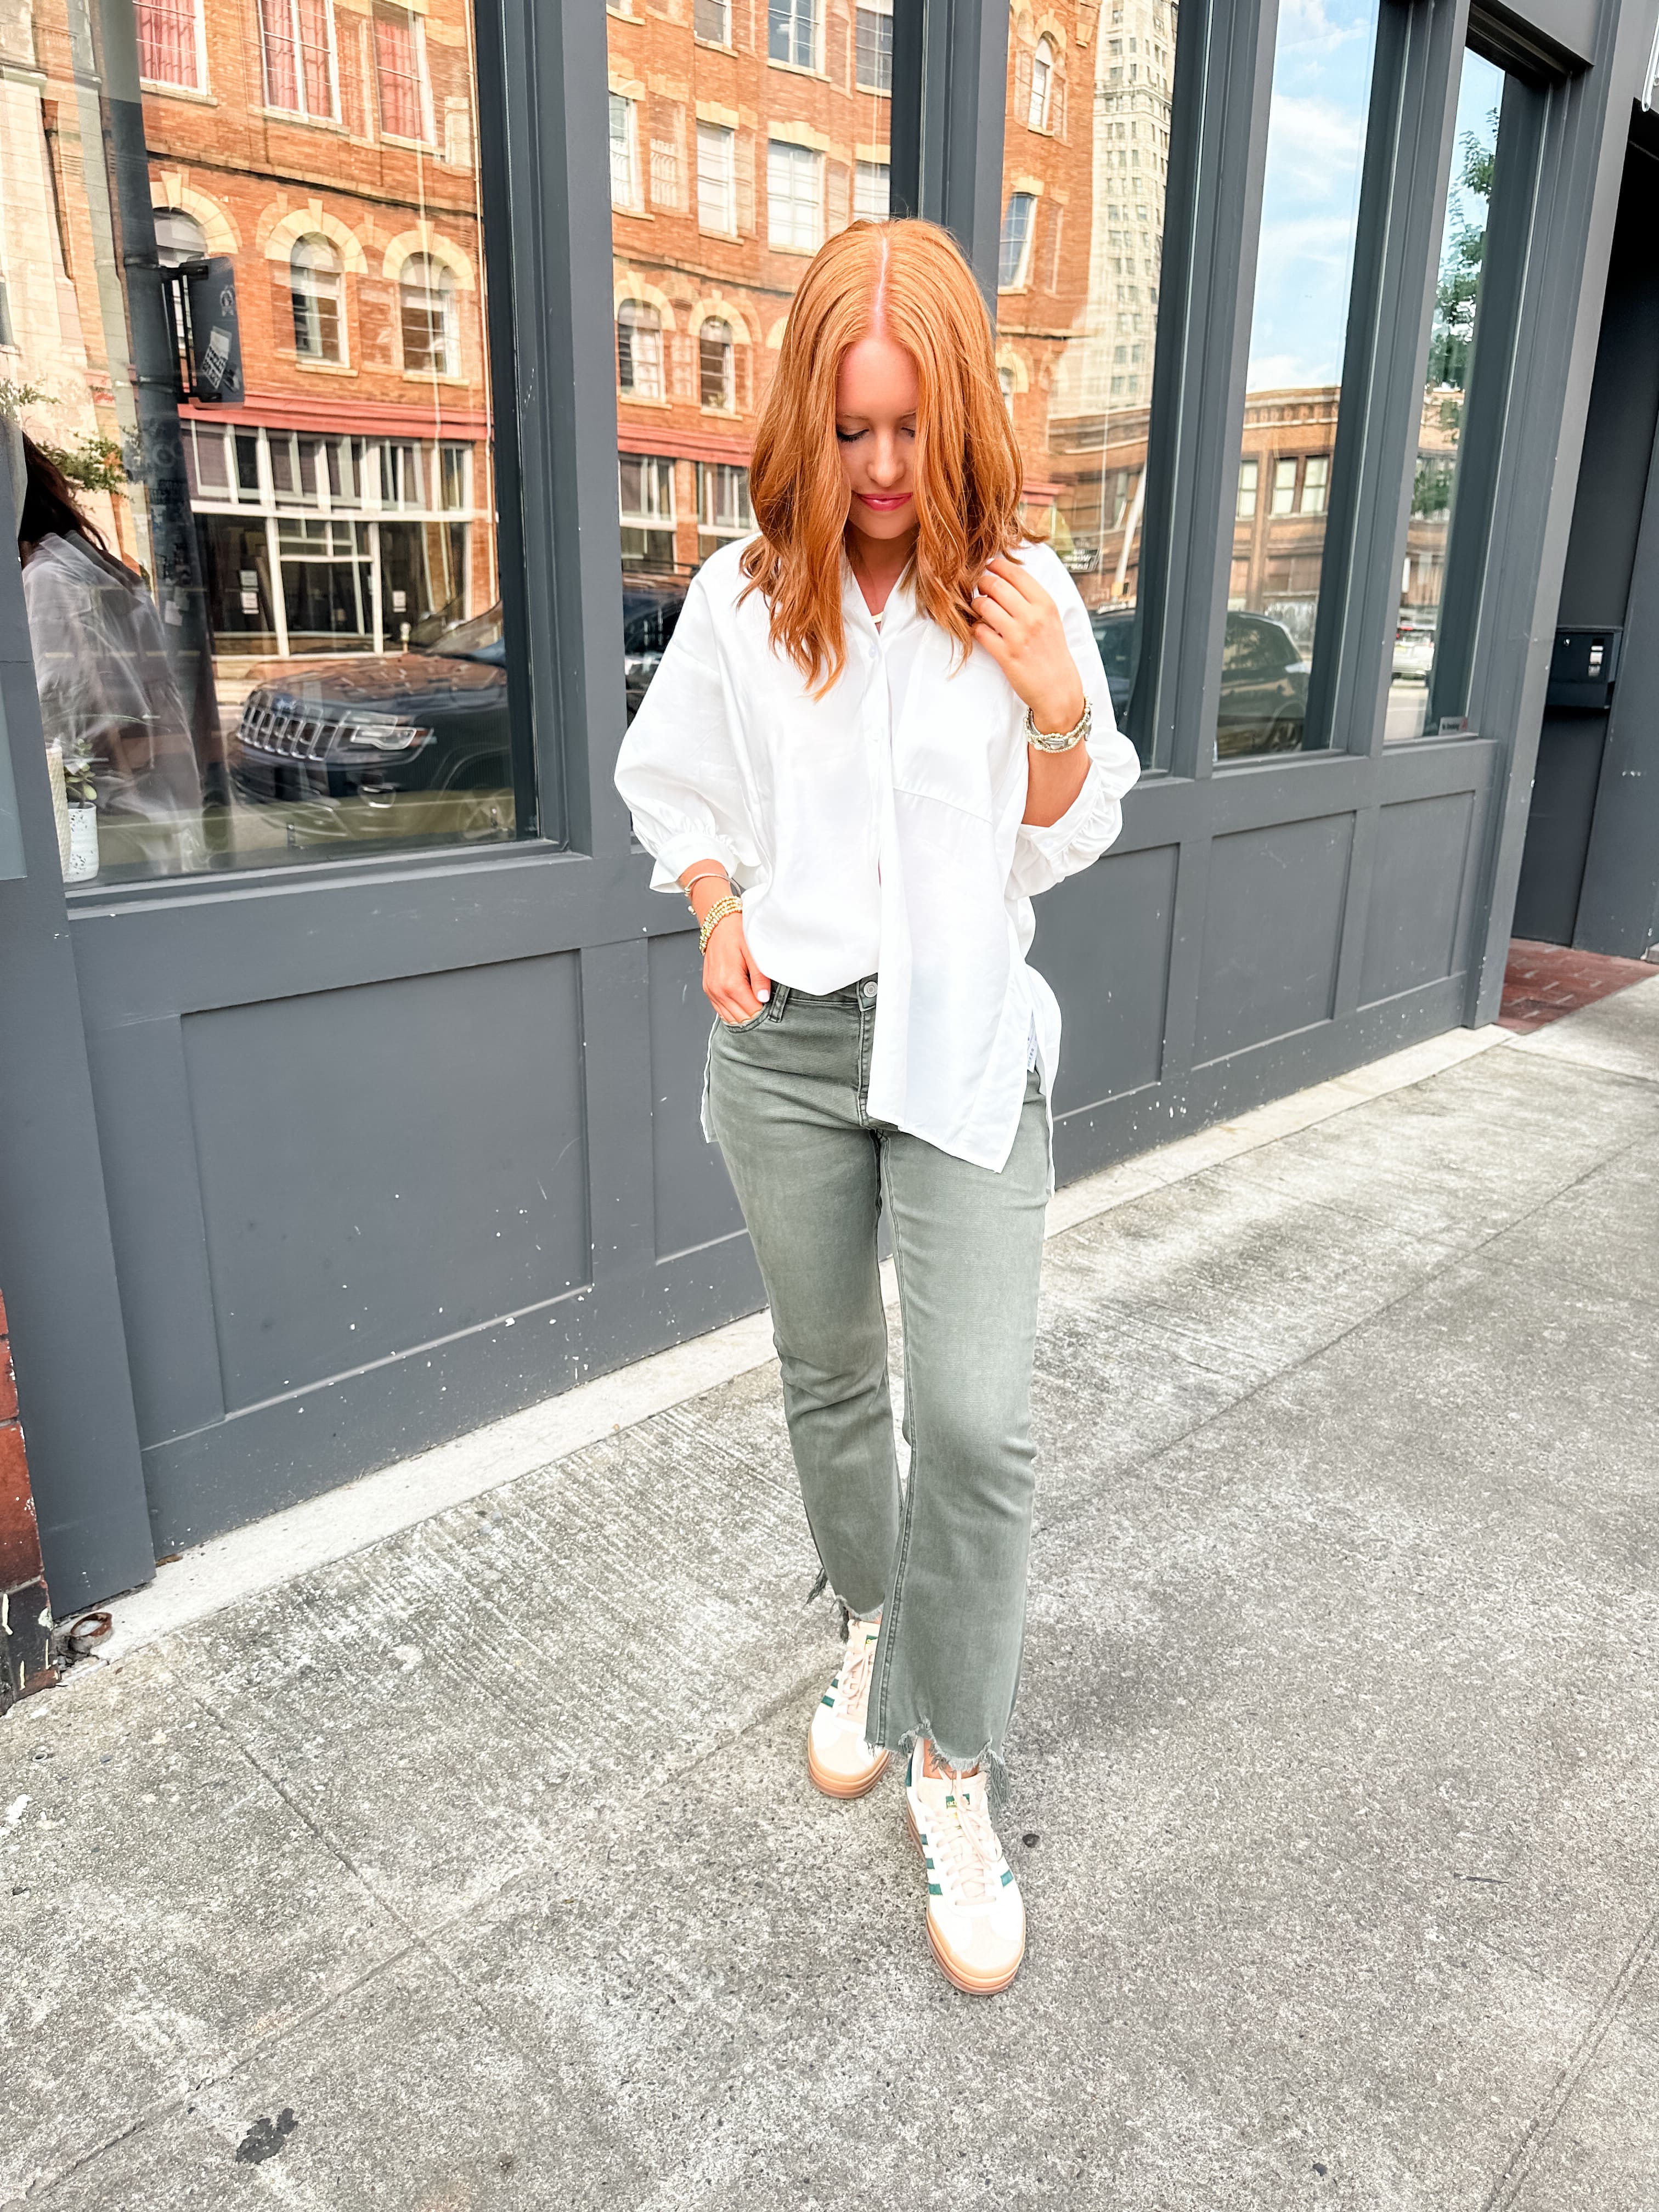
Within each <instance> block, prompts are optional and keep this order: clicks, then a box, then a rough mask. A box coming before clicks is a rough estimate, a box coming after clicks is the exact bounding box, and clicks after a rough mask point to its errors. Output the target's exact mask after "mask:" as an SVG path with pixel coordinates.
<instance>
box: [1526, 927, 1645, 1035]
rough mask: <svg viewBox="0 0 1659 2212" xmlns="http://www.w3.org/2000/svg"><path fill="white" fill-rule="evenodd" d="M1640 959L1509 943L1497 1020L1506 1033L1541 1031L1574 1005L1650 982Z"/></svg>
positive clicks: (1528, 942) (1533, 942) (1532, 943)
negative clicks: (1622, 958) (1510, 1031)
mask: <svg viewBox="0 0 1659 2212" xmlns="http://www.w3.org/2000/svg"><path fill="white" fill-rule="evenodd" d="M1653 972H1654V971H1653V968H1652V965H1651V964H1650V963H1649V962H1648V961H1645V960H1618V959H1615V958H1613V957H1612V955H1611V954H1608V953H1603V952H1580V951H1576V950H1575V949H1574V948H1573V946H1571V945H1544V944H1541V943H1540V942H1539V941H1538V940H1537V939H1535V938H1530V937H1516V938H1511V939H1510V957H1509V964H1508V966H1507V967H1506V968H1505V969H1504V1005H1503V1011H1502V1012H1500V1013H1499V1015H1498V1023H1499V1024H1500V1026H1501V1027H1503V1028H1504V1029H1506V1030H1520V1031H1522V1033H1524V1032H1525V1031H1527V1030H1541V1029H1543V1028H1544V1027H1545V1026H1546V1025H1547V1024H1548V1023H1550V1022H1559V1020H1560V1018H1561V1017H1562V1015H1563V1014H1571V1013H1576V1012H1577V1010H1578V1008H1579V1007H1580V1006H1594V1005H1595V1002H1596V1000H1598V999H1606V998H1608V997H1610V996H1611V995H1612V994H1613V992H1614V991H1623V990H1627V989H1628V988H1629V987H1630V986H1631V985H1632V983H1644V982H1649V981H1651V980H1652V976H1653Z"/></svg>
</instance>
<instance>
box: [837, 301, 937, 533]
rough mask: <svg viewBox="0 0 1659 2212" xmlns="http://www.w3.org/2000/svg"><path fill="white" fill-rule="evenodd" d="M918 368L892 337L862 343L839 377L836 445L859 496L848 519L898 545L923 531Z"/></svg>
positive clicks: (844, 357)
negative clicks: (918, 490)
mask: <svg viewBox="0 0 1659 2212" xmlns="http://www.w3.org/2000/svg"><path fill="white" fill-rule="evenodd" d="M920 398H921V395H920V393H919V392H918V390H917V386H916V365H915V362H914V361H913V360H912V359H911V358H910V356H909V355H908V353H906V351H905V350H904V348H903V347H902V346H901V345H896V344H895V343H893V341H892V339H891V338H889V337H867V338H860V340H859V343H857V344H856V345H855V346H849V347H848V349H847V351H846V353H844V354H843V355H842V363H841V374H839V376H837V378H836V444H837V446H838V447H839V448H840V452H841V465H842V470H843V471H845V474H846V477H847V488H848V490H849V491H850V492H851V494H852V495H853V496H852V504H851V507H850V508H849V510H848V521H849V522H850V523H851V525H852V526H853V528H854V530H856V531H857V532H859V534H860V537H863V538H877V539H881V540H886V541H891V540H893V539H896V538H911V537H914V536H915V531H916V496H915V459H916V408H917V405H918V404H919V402H920Z"/></svg>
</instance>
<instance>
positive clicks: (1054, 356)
mask: <svg viewBox="0 0 1659 2212" xmlns="http://www.w3.org/2000/svg"><path fill="white" fill-rule="evenodd" d="M1179 20H1180V10H1179V8H1178V6H1174V5H1169V6H1166V5H1165V4H1164V0H1114V4H1113V6H1112V8H1111V9H1110V10H1107V9H1098V10H1097V9H1091V8H1085V7H1081V6H1079V7H1077V8H1074V9H1066V10H1065V11H1063V12H1062V13H1060V14H1059V15H1054V14H1050V15H1045V16H1044V18H1043V19H1042V27H1041V29H1040V30H1039V29H1038V27H1036V25H1035V24H1034V23H1033V21H1032V20H1031V18H1030V15H1028V14H1026V13H1025V12H1024V11H1023V10H1022V11H1018V13H1017V14H1016V15H1015V19H1014V22H1013V26H1012V30H1011V32H1010V35H1009V51H1008V88H1007V117H1006V126H1005V135H1004V140H1003V179H1002V209H1003V214H1002V234H1001V241H1000V248H1001V250H1000V259H999V266H998V270H997V277H998V286H999V296H998V300H997V368H998V374H999V376H1000V380H1001V384H1002V389H1003V393H1004V396H1005V397H1006V400H1007V403H1008V408H1009V412H1010V414H1011V416H1012V419H1013V424H1014V430H1015V434H1016V435H1017V436H1018V439H1019V442H1020V449H1021V452H1022V453H1023V454H1024V462H1025V499H1026V512H1027V513H1028V515H1029V516H1030V518H1031V520H1032V521H1033V522H1034V523H1036V524H1037V525H1039V526H1041V527H1042V528H1043V529H1045V530H1046V531H1047V532H1048V538H1049V541H1050V543H1051V544H1053V545H1054V550H1056V552H1058V553H1059V555H1060V558H1061V559H1062V560H1063V561H1064V562H1066V566H1067V567H1068V568H1070V569H1071V571H1072V573H1073V575H1074V576H1075V578H1076V580H1077V583H1078V587H1079V590H1080V592H1082V594H1083V598H1084V600H1085V604H1086V605H1087V606H1088V607H1089V609H1090V612H1091V620H1092V622H1093V624H1094V631H1095V637H1096V640H1097V643H1098V645H1099V647H1100V652H1101V658H1102V659H1103V661H1104V662H1105V664H1106V676H1107V682H1108V684H1109V687H1110V690H1111V695H1112V704H1113V706H1114V708H1115V709H1116V712H1117V717H1118V720H1119V721H1120V722H1121V723H1124V724H1125V726H1126V727H1131V728H1133V720H1132V718H1131V717H1130V715H1129V702H1130V696H1131V692H1132V690H1133V683H1134V678H1135V672H1136V667H1137V663H1138V656H1139V622H1138V607H1139V566H1140V525H1141V516H1142V513H1143V512H1144V509H1145V506H1146V457H1147V434H1148V429H1149V426H1150V423H1151V417H1152V358H1153V354H1154V352H1155V350H1156V347H1157V339H1158V297H1159V290H1160V286H1161V283H1162V268H1163V258H1164V198H1165V192H1166V190H1167V180H1168V176H1169V161H1170V87H1171V83H1172V81H1173V77H1174V73H1175V46H1176V30H1177V27H1178V24H1179Z"/></svg>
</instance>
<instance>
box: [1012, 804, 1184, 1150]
mask: <svg viewBox="0 0 1659 2212" xmlns="http://www.w3.org/2000/svg"><path fill="white" fill-rule="evenodd" d="M1180 857H1181V848H1180V847H1179V846H1178V845H1154V846H1152V847H1151V848H1149V849H1148V850H1146V851H1144V852H1134V853H1119V854H1108V856H1107V857H1106V859H1104V860H1099V861H1097V862H1096V864H1095V866H1093V867H1092V868H1091V869H1090V870H1089V872H1087V874H1086V875H1082V876H1074V877H1073V878H1072V880H1071V881H1070V882H1069V883H1066V884H1060V885H1059V886H1057V888H1056V889H1055V890H1052V891H1049V892H1048V893H1047V894H1046V895H1045V896H1043V897H1042V899H1040V900H1039V901H1038V902H1037V909H1036V911H1037V917H1038V919H1037V933H1036V943H1035V944H1034V945H1033V946H1032V950H1031V958H1032V962H1033V964H1034V965H1035V966H1036V968H1037V969H1039V970H1040V972H1041V973H1042V975H1045V976H1046V977H1047V978H1048V981H1049V982H1050V983H1051V984H1052V985H1053V986H1054V994H1055V996H1056V997H1057V998H1058V999H1059V1000H1060V1008H1061V1012H1062V1014H1063V1016H1064V1017H1065V1021H1064V1030H1063V1034H1062V1036H1061V1038H1060V1081H1059V1083H1058V1084H1057V1085H1056V1086H1055V1090H1054V1109H1055V1111H1056V1112H1057V1113H1061V1114H1064V1113H1070V1112H1072V1111H1073V1110H1074V1109H1076V1108H1078V1107H1079V1106H1086V1105H1090V1104H1091V1103H1093V1102H1094V1101H1095V1100H1097V1099H1104V1098H1112V1097H1116V1096H1118V1095H1119V1094H1120V1093H1121V1092H1122V1091H1138V1090H1139V1089H1140V1088H1141V1087H1142V1086H1143V1085H1146V1084H1149V1083H1156V1082H1157V1081H1158V1077H1159V1075H1160V1073H1162V1070H1163V1065H1164V1028H1165V1019H1166V1006H1167V1001H1168V996H1169V980H1170V931H1171V929H1172V928H1173V927H1174V923H1175V896H1176V868H1177V865H1178V863H1179V860H1180Z"/></svg>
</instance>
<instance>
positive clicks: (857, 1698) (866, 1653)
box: [832, 1620, 876, 1725]
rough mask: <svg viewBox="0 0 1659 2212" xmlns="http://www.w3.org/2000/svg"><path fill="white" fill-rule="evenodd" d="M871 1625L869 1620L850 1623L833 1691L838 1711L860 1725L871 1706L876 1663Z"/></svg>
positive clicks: (846, 1719)
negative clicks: (871, 1690) (845, 1647)
mask: <svg viewBox="0 0 1659 2212" xmlns="http://www.w3.org/2000/svg"><path fill="white" fill-rule="evenodd" d="M874 1626H875V1623H874V1622H872V1621H862V1620H860V1621H854V1623H853V1625H852V1627H851V1629H850V1630H849V1632H848V1638H847V1650H846V1653H845V1656H843V1657H842V1662H841V1665H840V1666H839V1668H837V1669H836V1680H835V1686H834V1690H833V1692H832V1694H833V1695H834V1698H835V1700H836V1712H837V1714H839V1715H840V1717H842V1719H843V1720H845V1721H848V1722H849V1723H854V1722H855V1723H859V1724H860V1725H862V1723H863V1721H864V1718H865V1716H866V1713H867V1712H868V1711H869V1707H870V1680H871V1677H872V1674H874V1672H875V1666H876V1639H875V1638H874V1637H873V1636H872V1634H871V1633H870V1631H871V1629H872V1627H874Z"/></svg>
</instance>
